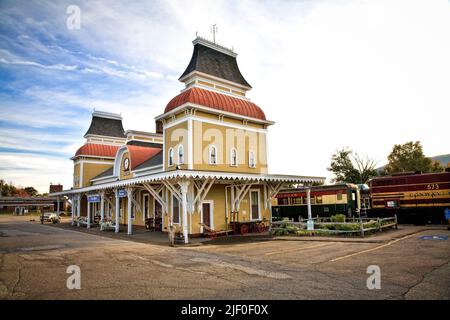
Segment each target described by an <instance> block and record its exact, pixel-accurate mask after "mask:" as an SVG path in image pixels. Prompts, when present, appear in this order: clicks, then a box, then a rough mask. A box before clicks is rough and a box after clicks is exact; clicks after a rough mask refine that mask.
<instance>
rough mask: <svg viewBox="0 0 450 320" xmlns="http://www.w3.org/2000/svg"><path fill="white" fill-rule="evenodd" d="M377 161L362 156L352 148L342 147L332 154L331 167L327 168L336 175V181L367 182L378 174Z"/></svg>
mask: <svg viewBox="0 0 450 320" xmlns="http://www.w3.org/2000/svg"><path fill="white" fill-rule="evenodd" d="M375 166H376V163H375V161H374V160H372V159H369V158H368V157H361V156H359V155H358V154H357V153H355V154H353V151H352V150H349V149H345V148H344V149H341V150H339V151H337V152H336V153H335V154H333V155H332V156H331V164H330V167H329V168H327V169H328V171H331V172H332V173H333V174H334V175H335V177H334V178H333V179H332V180H331V181H332V182H333V183H336V182H348V183H356V184H360V183H366V182H367V181H368V180H369V179H370V178H372V177H375V176H377V170H376V169H375Z"/></svg>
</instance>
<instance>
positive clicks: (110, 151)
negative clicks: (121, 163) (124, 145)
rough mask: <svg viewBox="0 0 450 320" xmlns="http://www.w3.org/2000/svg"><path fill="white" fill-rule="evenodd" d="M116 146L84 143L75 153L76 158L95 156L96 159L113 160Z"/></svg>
mask: <svg viewBox="0 0 450 320" xmlns="http://www.w3.org/2000/svg"><path fill="white" fill-rule="evenodd" d="M118 149H119V147H118V146H111V145H106V144H97V143H86V144H85V145H84V146H82V147H81V148H79V149H78V150H77V152H76V153H75V157H77V156H96V157H109V158H114V157H115V156H116V153H117V150H118Z"/></svg>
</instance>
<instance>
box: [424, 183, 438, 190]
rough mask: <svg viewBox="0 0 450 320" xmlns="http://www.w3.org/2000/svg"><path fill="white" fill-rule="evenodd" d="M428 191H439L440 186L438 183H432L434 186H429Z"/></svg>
mask: <svg viewBox="0 0 450 320" xmlns="http://www.w3.org/2000/svg"><path fill="white" fill-rule="evenodd" d="M427 189H428V190H438V189H439V185H438V184H437V183H432V184H429V185H427Z"/></svg>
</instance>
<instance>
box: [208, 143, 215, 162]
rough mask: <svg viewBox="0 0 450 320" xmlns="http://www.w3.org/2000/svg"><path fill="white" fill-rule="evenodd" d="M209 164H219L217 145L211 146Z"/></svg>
mask: <svg viewBox="0 0 450 320" xmlns="http://www.w3.org/2000/svg"><path fill="white" fill-rule="evenodd" d="M209 164H217V148H216V146H210V147H209Z"/></svg>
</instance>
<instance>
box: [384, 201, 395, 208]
mask: <svg viewBox="0 0 450 320" xmlns="http://www.w3.org/2000/svg"><path fill="white" fill-rule="evenodd" d="M385 205H386V208H398V200H387V201H386V204H385Z"/></svg>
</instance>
